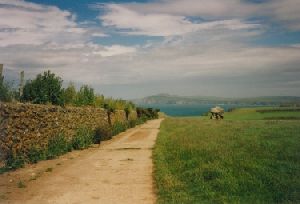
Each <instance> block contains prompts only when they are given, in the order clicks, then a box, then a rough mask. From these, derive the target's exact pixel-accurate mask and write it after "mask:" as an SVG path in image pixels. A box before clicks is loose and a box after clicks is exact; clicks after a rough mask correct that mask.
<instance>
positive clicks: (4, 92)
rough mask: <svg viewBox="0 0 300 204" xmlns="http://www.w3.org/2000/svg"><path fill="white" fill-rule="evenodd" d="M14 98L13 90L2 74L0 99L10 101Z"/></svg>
mask: <svg viewBox="0 0 300 204" xmlns="http://www.w3.org/2000/svg"><path fill="white" fill-rule="evenodd" d="M12 99H13V91H12V90H11V88H10V86H9V84H8V83H6V82H5V81H4V77H2V76H0V101H5V102H9V101H11V100H12Z"/></svg>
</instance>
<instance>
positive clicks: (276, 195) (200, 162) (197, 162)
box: [154, 108, 300, 203]
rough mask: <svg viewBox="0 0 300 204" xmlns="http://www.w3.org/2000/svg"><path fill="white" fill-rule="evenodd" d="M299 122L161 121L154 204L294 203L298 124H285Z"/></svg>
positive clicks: (248, 113) (298, 181) (247, 118)
mask: <svg viewBox="0 0 300 204" xmlns="http://www.w3.org/2000/svg"><path fill="white" fill-rule="evenodd" d="M269 110H273V109H271V108H270V109H269ZM299 116H300V112H298V111H266V112H264V111H263V113H261V112H257V109H255V110H254V109H241V110H235V111H233V112H232V113H226V114H225V118H226V120H224V121H216V120H207V119H206V118H204V119H203V118H200V117H199V118H167V119H166V120H164V121H163V123H162V126H161V130H160V133H159V137H158V139H157V143H156V147H155V150H154V164H155V174H154V175H155V180H156V186H157V194H158V203H300V121H299V120H288V118H290V119H292V118H298V117H299ZM268 118H281V119H280V120H270V119H269V120H267V119H268ZM282 118H284V120H282Z"/></svg>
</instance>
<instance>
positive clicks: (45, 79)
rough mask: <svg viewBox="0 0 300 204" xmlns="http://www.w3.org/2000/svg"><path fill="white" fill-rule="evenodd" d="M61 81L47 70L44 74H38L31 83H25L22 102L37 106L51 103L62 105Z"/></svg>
mask: <svg viewBox="0 0 300 204" xmlns="http://www.w3.org/2000/svg"><path fill="white" fill-rule="evenodd" d="M62 82H63V81H62V79H61V78H60V77H57V76H55V74H54V73H51V72H50V71H49V70H48V71H47V72H44V74H43V75H42V74H38V75H37V77H36V78H35V79H34V80H32V81H27V83H26V84H25V86H24V90H23V97H22V100H23V101H30V102H32V103H37V104H46V103H52V104H55V105H62V104H63V97H62V88H61V87H62Z"/></svg>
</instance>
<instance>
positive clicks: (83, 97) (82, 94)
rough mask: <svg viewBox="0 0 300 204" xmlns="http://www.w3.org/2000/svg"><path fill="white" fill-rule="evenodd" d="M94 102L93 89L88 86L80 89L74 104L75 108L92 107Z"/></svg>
mask: <svg viewBox="0 0 300 204" xmlns="http://www.w3.org/2000/svg"><path fill="white" fill-rule="evenodd" d="M94 102H95V94H94V89H93V88H91V87H89V86H88V85H83V86H81V87H80V90H79V92H78V93H77V96H76V100H75V104H76V105H77V106H84V105H93V104H94Z"/></svg>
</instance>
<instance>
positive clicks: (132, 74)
mask: <svg viewBox="0 0 300 204" xmlns="http://www.w3.org/2000/svg"><path fill="white" fill-rule="evenodd" d="M288 1H291V0H288ZM0 2H1V3H0V62H1V63H4V64H5V67H6V68H5V70H7V69H8V70H10V71H11V72H14V73H15V76H18V74H17V72H18V71H20V70H25V73H26V76H27V77H33V76H34V75H36V74H37V73H40V72H41V71H44V70H45V69H51V70H52V71H54V72H55V73H57V74H58V75H59V76H61V77H62V78H63V79H64V80H65V81H74V82H77V83H87V84H93V85H96V86H97V85H98V86H104V85H107V84H108V85H116V86H118V84H119V86H118V87H123V85H124V84H137V85H136V87H140V85H141V84H143V83H148V84H150V83H152V84H155V83H156V81H163V82H164V84H165V85H166V86H165V87H159V88H158V89H157V92H160V90H161V89H162V88H163V89H164V90H167V89H171V88H170V87H168V82H169V81H176V82H177V81H181V82H185V83H184V84H182V86H184V85H185V84H186V83H189V82H190V81H191V78H196V79H206V78H209V79H214V78H218V79H222V78H226V77H227V78H228V77H233V76H234V77H237V78H238V79H240V80H241V81H242V80H243V79H248V78H250V79H248V81H250V82H248V83H247V82H245V83H244V82H243V84H244V86H247V85H253V84H251V80H252V79H253V80H259V79H262V78H261V76H267V77H265V78H266V79H267V80H266V81H267V82H265V83H268V87H272V85H278V83H281V84H282V86H283V85H284V84H285V85H286V87H291V86H292V85H295V84H297V83H298V82H296V81H298V80H299V78H300V71H299V64H300V47H299V45H291V46H288V45H287V46H284V47H275V46H274V47H266V46H259V45H251V44H249V43H247V41H248V40H249V39H251V38H252V37H253V36H257V35H258V34H260V33H261V32H263V31H264V28H263V26H262V25H260V24H259V23H249V22H247V21H245V20H243V18H242V17H244V16H247V15H249V13H251V12H252V11H253V13H254V12H258V10H259V9H257V8H255V7H252V4H251V5H248V4H246V3H241V2H243V1H237V0H231V1H217V0H212V1H202V0H199V1H195V0H194V1H193V0H186V1H182V0H174V1H168V0H165V1H162V2H158V1H156V2H158V3H153V4H126V5H123V4H122V5H116V4H108V5H107V4H106V5H105V6H104V9H105V11H106V13H105V14H104V15H102V16H100V18H101V19H102V20H103V24H104V25H106V26H115V27H116V28H118V29H121V31H118V30H117V32H120V33H123V34H124V33H126V34H130V35H147V36H163V37H164V40H163V41H162V42H157V41H156V42H155V43H151V41H149V42H147V43H146V44H145V45H138V46H123V45H117V44H113V45H107V46H102V45H101V44H95V43H93V41H92V39H93V37H105V34H103V33H102V31H101V28H99V29H96V28H95V27H94V26H95V25H92V28H91V27H89V26H90V25H91V24H92V23H91V22H84V23H78V22H76V21H75V17H74V14H72V13H70V12H68V11H62V10H60V9H58V8H57V7H49V6H42V5H38V4H33V3H28V2H25V1H19V0H0ZM183 2H190V3H192V2H194V3H195V4H194V5H192V4H189V3H183ZM196 2H198V3H196ZM199 2H202V3H203V4H202V3H199ZM205 2H206V4H205ZM222 2H227V3H228V4H226V3H222ZM272 2H274V4H273V5H275V3H277V4H278V5H279V1H272ZM235 3H237V4H236V7H234V5H235ZM4 4H5V5H6V6H3V5H4ZM156 4H157V5H156ZM8 5H9V6H8ZM144 5H149V7H148V6H147V7H146V6H144ZM159 5H160V6H159ZM263 5H264V4H262V6H263ZM270 5H271V4H270ZM142 6H143V7H142ZM180 8H182V9H180ZM204 8H207V9H204ZM234 8H237V9H234ZM159 9H160V10H159ZM201 9H202V10H201ZM214 9H217V10H216V11H215V12H213V10H214ZM278 9H279V10H281V8H279V7H278ZM236 10H239V11H236ZM270 10H275V7H272V8H271V9H270ZM279 10H278V11H277V12H274V13H273V15H274V18H275V16H276V19H277V20H278V21H285V19H287V20H286V22H292V19H297V17H295V18H294V17H293V15H292V13H289V12H285V11H279ZM189 11H190V13H191V15H200V14H201V15H206V14H205V12H207V16H206V17H207V18H210V20H209V21H195V20H190V18H186V17H185V16H186V15H188V13H189ZM230 11H231V12H230ZM250 11H251V12H250ZM265 11H267V10H265ZM3 12H4V13H3ZM218 14H219V15H218ZM251 15H252V14H251ZM266 15H271V14H270V13H268V12H266ZM285 15H286V17H283V16H285ZM295 16H297V14H295ZM8 17H10V18H9V19H8ZM221 17H222V18H221ZM3 18H6V19H3ZM7 19H8V20H7ZM296 24H297V23H296V21H295V24H289V26H291V27H295V26H296ZM287 25H288V24H287ZM82 26H84V27H82ZM296 27H297V26H296ZM104 39H105V38H104ZM212 81H213V82H212V83H215V81H214V80H212ZM230 82H232V84H234V83H235V82H233V81H230ZM230 82H228V83H230ZM216 83H217V82H216ZM204 85H205V84H204ZM260 85H261V84H260ZM177 86H178V87H180V84H177ZM204 87H205V89H206V88H209V87H208V86H204ZM189 88H190V89H191V90H197V87H189ZM221 88H223V87H221ZM264 90H265V91H267V90H270V89H268V88H265V89H264ZM289 90H292V89H289ZM293 90H294V89H293ZM179 91H180V90H179ZM181 91H184V90H181ZM141 92H143V90H142V91H141ZM297 93H298V92H297ZM143 94H147V93H144V92H143ZM196 94H197V93H196Z"/></svg>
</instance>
